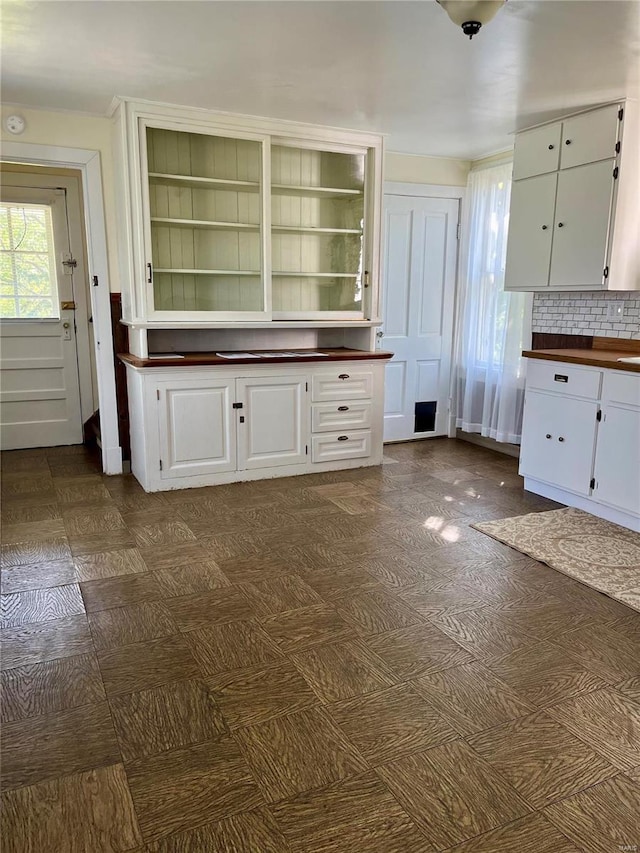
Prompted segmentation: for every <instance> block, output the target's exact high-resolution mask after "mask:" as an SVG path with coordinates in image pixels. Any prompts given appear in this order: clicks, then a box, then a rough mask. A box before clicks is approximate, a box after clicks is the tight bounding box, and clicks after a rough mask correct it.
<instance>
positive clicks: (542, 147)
mask: <svg viewBox="0 0 640 853" xmlns="http://www.w3.org/2000/svg"><path fill="white" fill-rule="evenodd" d="M561 128H562V125H561V123H560V122H557V123H555V124H545V125H544V126H543V127H536V128H534V130H527V131H525V132H524V133H518V134H517V136H516V144H515V148H514V151H513V180H514V181H519V180H520V179H521V178H531V177H533V176H534V175H544V174H546V173H547V172H555V171H556V169H557V168H558V161H559V158H560V131H561Z"/></svg>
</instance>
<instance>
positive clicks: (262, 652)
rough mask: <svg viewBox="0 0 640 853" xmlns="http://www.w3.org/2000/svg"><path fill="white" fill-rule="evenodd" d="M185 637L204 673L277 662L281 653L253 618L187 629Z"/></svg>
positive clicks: (280, 657)
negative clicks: (246, 620)
mask: <svg viewBox="0 0 640 853" xmlns="http://www.w3.org/2000/svg"><path fill="white" fill-rule="evenodd" d="M184 638H185V640H186V642H187V644H188V645H189V648H190V649H191V652H192V654H193V656H194V658H195V659H196V661H197V662H198V665H199V667H200V669H201V671H202V672H203V673H204V674H205V675H216V674H217V673H220V672H229V671H231V670H236V669H245V668H247V667H253V666H258V665H260V664H264V665H266V664H269V663H274V662H278V661H280V660H281V659H282V657H283V655H282V652H281V651H280V649H279V648H278V646H277V645H276V643H274V641H273V640H272V639H271V638H270V637H269V635H268V634H267V633H266V632H265V631H264V630H263V629H262V628H261V627H260V625H258V624H257V623H255V622H228V623H226V624H221V625H210V626H208V627H207V628H200V629H198V630H196V631H187V632H186V633H185V634H184Z"/></svg>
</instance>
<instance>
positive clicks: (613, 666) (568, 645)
mask: <svg viewBox="0 0 640 853" xmlns="http://www.w3.org/2000/svg"><path fill="white" fill-rule="evenodd" d="M553 643H554V645H557V646H559V647H560V648H561V649H563V651H564V652H565V654H567V655H569V656H570V657H572V658H573V659H574V660H576V661H578V663H581V664H582V665H583V666H584V668H585V669H588V670H589V672H593V673H595V675H597V676H599V677H600V678H603V679H604V680H605V681H607V682H608V683H609V684H616V683H617V682H618V681H621V680H622V679H625V678H636V677H638V676H640V643H638V642H634V641H633V640H632V639H630V638H629V637H627V636H625V635H624V634H621V633H619V632H618V631H616V630H615V629H614V628H613V627H611V626H610V625H602V624H597V625H589V626H585V627H584V628H578V629H577V630H575V631H568V632H567V633H566V634H560V635H558V636H557V637H554V638H553Z"/></svg>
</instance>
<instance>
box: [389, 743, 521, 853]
mask: <svg viewBox="0 0 640 853" xmlns="http://www.w3.org/2000/svg"><path fill="white" fill-rule="evenodd" d="M377 773H378V774H379V776H380V777H381V778H382V779H383V781H384V782H386V784H387V785H388V786H389V787H390V789H391V791H392V792H393V794H394V795H395V797H396V799H397V800H398V802H399V803H400V805H401V806H402V807H403V808H404V809H405V811H407V812H408V814H409V815H410V816H411V817H412V818H413V820H414V821H415V822H416V824H417V825H418V826H419V827H420V828H421V829H422V830H423V832H424V833H425V835H426V836H427V838H428V839H429V840H430V841H431V842H432V844H433V845H434V846H435V847H436V848H437V849H443V848H446V847H451V846H453V845H454V844H459V843H461V842H462V841H467V840H468V839H469V838H472V837H473V836H474V835H480V834H481V833H483V832H488V831H489V830H491V829H494V828H495V827H497V826H500V825H501V824H504V823H508V822H510V821H513V820H515V819H516V818H519V817H522V816H523V815H525V814H527V813H528V812H529V811H530V810H531V809H530V807H529V806H528V805H527V803H526V802H525V801H524V800H523V799H522V797H521V796H520V795H519V794H518V793H517V792H516V790H515V789H514V788H512V787H511V786H510V785H509V784H508V783H507V782H506V781H505V780H504V779H503V778H502V777H501V776H499V775H498V774H497V773H496V772H495V771H494V770H493V769H492V767H491V766H490V765H489V764H487V762H486V761H484V760H483V759H482V758H480V756H478V755H477V754H476V753H475V752H474V751H473V750H472V749H471V747H469V746H468V745H467V744H466V743H465V742H464V741H452V742H450V743H445V744H442V745H441V746H436V747H434V748H433V749H430V750H427V752H422V753H419V754H417V755H410V756H406V757H404V758H401V759H399V760H398V761H393V762H391V763H390V764H387V765H386V766H384V767H379V768H378V770H377Z"/></svg>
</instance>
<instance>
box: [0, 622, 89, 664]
mask: <svg viewBox="0 0 640 853" xmlns="http://www.w3.org/2000/svg"><path fill="white" fill-rule="evenodd" d="M0 647H1V650H2V654H1V655H0V669H3V670H5V669H12V668H13V667H16V666H25V665H27V664H34V663H40V662H42V661H46V660H55V659H57V658H65V657H71V656H72V655H79V654H85V653H88V652H92V651H93V643H92V642H91V632H90V631H89V625H88V623H87V618H86V616H84V615H82V616H67V617H66V618H65V619H56V620H55V621H54V622H37V623H33V624H30V625H22V626H19V627H15V628H6V629H5V630H3V631H0Z"/></svg>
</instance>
